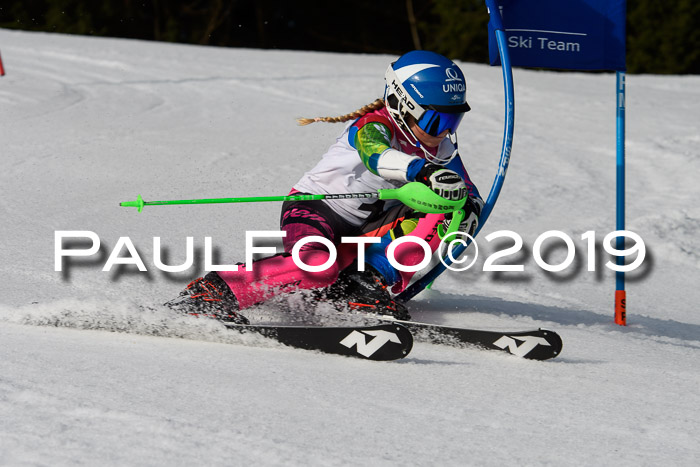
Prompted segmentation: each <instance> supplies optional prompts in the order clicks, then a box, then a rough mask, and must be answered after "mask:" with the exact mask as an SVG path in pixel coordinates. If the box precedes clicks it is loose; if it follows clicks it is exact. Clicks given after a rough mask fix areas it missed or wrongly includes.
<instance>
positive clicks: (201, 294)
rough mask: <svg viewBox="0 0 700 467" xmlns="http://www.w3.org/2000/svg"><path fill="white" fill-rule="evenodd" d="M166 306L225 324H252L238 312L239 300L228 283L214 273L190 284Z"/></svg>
mask: <svg viewBox="0 0 700 467" xmlns="http://www.w3.org/2000/svg"><path fill="white" fill-rule="evenodd" d="M165 306H167V307H169V308H171V309H173V310H175V311H178V312H180V313H185V314H188V315H193V316H206V317H208V318H214V319H218V320H219V321H223V322H225V323H234V324H250V321H248V318H246V317H245V316H243V315H242V314H240V313H239V312H238V309H239V308H238V300H237V299H236V296H235V295H234V294H233V292H231V289H230V288H229V286H228V285H226V282H224V280H223V279H222V278H221V277H220V276H219V275H218V274H217V273H216V272H214V271H212V272H210V273H209V274H207V275H206V276H204V277H200V278H199V279H195V280H193V281H192V282H190V283H189V284H188V285H187V287H186V288H185V290H183V291H182V292H180V295H179V296H178V297H177V298H174V299H173V300H170V301H169V302H166V303H165Z"/></svg>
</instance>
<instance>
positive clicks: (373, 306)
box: [166, 51, 484, 324]
mask: <svg viewBox="0 0 700 467" xmlns="http://www.w3.org/2000/svg"><path fill="white" fill-rule="evenodd" d="M385 79H386V87H385V92H384V98H383V99H377V100H376V101H374V102H373V103H371V104H369V105H367V106H365V107H363V108H361V109H359V110H357V111H356V112H353V113H350V114H347V115H344V116H340V117H323V118H315V119H299V123H300V124H302V125H306V124H309V123H312V122H316V121H324V122H347V121H350V120H352V123H349V124H348V125H347V126H346V127H345V130H344V131H343V133H342V134H341V135H340V137H338V139H337V140H336V142H335V144H333V145H332V146H331V147H330V148H329V149H328V151H327V152H326V154H325V155H324V156H323V158H322V159H321V161H320V162H319V163H318V164H317V165H316V166H315V167H314V168H313V169H311V170H310V171H309V172H307V173H306V174H304V176H303V177H302V178H301V180H299V182H298V183H297V184H296V185H294V187H293V189H292V193H310V194H328V193H365V192H374V191H377V190H379V189H384V188H396V187H398V186H401V185H403V184H405V183H408V182H413V181H417V182H421V183H423V184H425V185H427V186H429V187H430V188H431V189H432V190H433V191H435V192H436V193H437V194H439V195H440V196H442V197H444V198H448V199H453V200H459V199H462V198H465V197H467V200H466V202H465V205H464V208H463V209H464V210H465V212H466V216H465V218H464V221H463V222H462V224H461V225H460V230H462V231H465V232H467V233H472V234H473V233H474V231H475V229H476V227H477V225H478V219H479V215H480V214H481V209H482V207H483V204H484V203H483V201H482V199H481V197H480V196H479V192H478V190H477V188H476V187H475V186H474V184H473V183H472V182H471V181H470V179H469V176H468V174H467V171H466V170H465V168H464V166H463V164H462V161H461V159H460V157H459V154H458V151H457V136H456V131H457V127H458V126H459V124H460V122H461V120H462V117H463V116H464V114H465V113H466V112H468V111H469V110H470V108H469V105H468V104H467V100H466V82H465V78H464V74H463V73H462V71H461V70H460V68H459V67H458V66H457V65H456V64H455V63H453V62H452V61H451V60H449V59H447V58H445V57H443V56H442V55H439V54H436V53H433V52H427V51H413V52H409V53H407V54H405V55H402V56H401V57H400V58H399V59H398V60H397V61H396V62H394V63H392V64H391V65H390V66H389V67H388V69H387V71H386V75H385ZM449 217H450V216H449V215H448V216H446V215H444V214H422V213H417V212H414V211H413V210H412V209H410V208H408V207H407V206H405V205H403V204H400V203H398V202H396V201H383V200H377V199H339V200H323V201H290V202H286V203H284V204H283V206H282V215H281V230H282V231H283V232H285V233H286V236H285V237H284V240H283V243H284V251H285V253H282V254H278V255H275V256H271V257H268V258H263V259H261V260H257V261H255V262H253V263H252V269H250V270H248V269H246V267H245V266H244V265H238V271H223V272H210V273H208V274H207V275H205V276H204V277H201V278H199V279H196V280H194V281H193V282H191V283H190V284H189V285H188V286H187V288H186V289H185V290H184V291H182V292H181V293H180V295H179V296H178V297H177V298H176V299H174V300H172V301H170V302H168V303H167V304H166V305H168V306H170V307H172V308H174V309H176V310H178V311H182V312H184V313H189V314H194V315H205V316H209V317H213V318H217V319H220V320H223V321H230V322H234V323H245V324H247V323H248V320H247V319H246V318H245V317H244V316H243V315H242V314H240V310H243V309H245V308H247V307H250V306H252V305H255V304H257V303H261V302H263V301H265V300H267V299H269V298H271V297H272V296H275V295H278V294H280V293H289V292H292V291H294V290H298V289H315V290H317V291H319V292H320V293H319V296H323V297H326V298H329V299H332V300H334V301H337V302H338V303H339V304H342V305H343V306H349V307H350V308H353V309H359V310H364V311H370V312H374V313H378V314H385V315H387V314H388V315H393V316H395V317H397V318H399V319H410V316H409V315H408V313H407V311H406V308H405V306H403V305H402V304H400V303H397V302H395V301H394V300H393V298H392V294H391V293H390V290H389V288H390V287H391V288H392V289H391V290H392V291H393V292H394V293H398V292H400V291H401V290H403V289H404V288H405V287H407V286H408V282H409V280H410V278H411V276H412V274H411V273H407V272H402V271H398V270H396V269H395V268H394V267H392V266H391V264H390V263H389V261H388V259H387V257H386V254H385V250H386V247H387V245H388V244H389V243H390V242H391V241H392V239H395V238H398V237H400V236H403V235H414V236H418V237H420V238H422V239H424V240H425V241H426V242H427V243H428V244H429V245H430V247H431V249H432V250H433V251H435V250H436V248H437V247H438V245H439V238H438V236H437V235H436V230H437V226H438V225H439V224H440V223H443V224H445V225H449V222H450V219H449ZM309 236H320V237H324V238H326V239H328V240H330V241H331V242H332V243H333V244H334V245H335V246H336V248H337V250H338V256H337V259H336V261H335V262H334V263H333V264H332V266H331V267H329V268H327V269H326V270H325V271H320V272H307V271H304V270H302V269H300V268H299V267H298V266H297V265H296V264H295V262H294V261H293V258H292V256H291V254H290V253H291V251H292V248H293V247H294V245H295V244H296V243H297V242H298V241H299V240H301V239H303V238H306V237H309ZM353 236H354V237H359V236H373V237H381V242H380V243H373V244H370V245H368V246H367V247H366V249H365V267H364V268H362V267H358V266H360V265H358V263H357V261H356V256H357V251H358V250H357V248H358V246H357V245H355V244H341V238H342V237H353ZM416 249H417V250H418V251H416ZM423 254H424V252H423V249H422V247H421V246H420V245H417V244H415V243H413V242H407V243H404V244H402V245H399V247H398V248H396V250H395V257H396V258H397V260H398V261H399V262H400V263H401V264H406V265H409V264H418V263H419V262H420V260H421V259H422V258H423V256H422V255H423ZM329 255H330V252H329V251H328V249H327V248H326V247H325V246H324V245H323V244H322V243H320V242H309V243H306V244H305V245H304V246H303V247H302V248H301V250H300V252H299V259H300V260H301V261H303V262H304V263H305V264H307V265H309V266H317V265H323V264H325V263H326V262H327V261H328V260H329ZM417 257H418V258H419V259H416V258H417Z"/></svg>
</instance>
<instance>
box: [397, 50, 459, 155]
mask: <svg viewBox="0 0 700 467" xmlns="http://www.w3.org/2000/svg"><path fill="white" fill-rule="evenodd" d="M385 79H386V88H385V91H384V101H385V103H386V107H387V110H388V111H389V114H390V115H391V116H392V118H393V119H394V121H395V122H396V124H397V126H398V127H399V128H400V129H401V131H402V132H404V135H405V136H406V137H408V138H409V139H411V140H412V141H411V143H412V144H414V145H415V146H417V147H420V143H419V141H418V138H417V137H416V135H415V134H413V132H412V131H411V129H410V127H409V126H408V122H407V119H408V116H409V115H410V116H411V117H413V119H414V120H415V122H416V124H417V125H418V127H419V128H421V129H422V130H423V131H425V132H426V133H428V134H429V135H431V136H437V135H440V134H442V133H443V132H444V131H445V130H448V133H449V134H450V136H451V138H450V139H453V140H454V141H455V142H456V136H455V133H456V131H457V127H458V126H459V124H460V122H461V121H462V117H463V116H464V114H465V113H466V112H468V111H469V110H470V107H469V104H467V86H466V80H465V78H464V73H462V70H460V69H459V67H458V66H457V64H455V63H454V62H453V61H452V60H450V59H448V58H446V57H443V56H442V55H440V54H437V53H435V52H429V51H425V50H414V51H412V52H408V53H406V54H404V55H402V56H401V57H400V58H399V59H398V60H397V61H395V62H394V63H392V64H391V65H389V67H388V68H387V70H386V75H385ZM406 133H408V135H407V134H406ZM409 135H410V137H409ZM426 155H427V154H426Z"/></svg>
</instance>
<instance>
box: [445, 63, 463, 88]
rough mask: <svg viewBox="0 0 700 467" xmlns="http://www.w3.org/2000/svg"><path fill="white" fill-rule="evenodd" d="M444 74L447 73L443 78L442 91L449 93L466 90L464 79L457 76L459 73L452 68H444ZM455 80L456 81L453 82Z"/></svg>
mask: <svg viewBox="0 0 700 467" xmlns="http://www.w3.org/2000/svg"><path fill="white" fill-rule="evenodd" d="M445 74H446V75H447V78H445V83H446V84H443V85H442V92H444V93H450V92H466V91H467V87H466V86H465V85H464V80H463V79H462V78H460V77H459V73H458V72H457V71H456V70H455V69H454V68H446V69H445ZM455 81H458V82H457V83H455ZM447 83H449V84H447Z"/></svg>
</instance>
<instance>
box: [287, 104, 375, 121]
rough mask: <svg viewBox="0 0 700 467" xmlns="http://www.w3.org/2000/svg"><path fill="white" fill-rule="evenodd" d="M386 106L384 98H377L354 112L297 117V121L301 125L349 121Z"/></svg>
mask: <svg viewBox="0 0 700 467" xmlns="http://www.w3.org/2000/svg"><path fill="white" fill-rule="evenodd" d="M382 107H384V99H381V98H379V99H376V100H375V101H374V102H372V103H371V104H367V105H366V106H364V107H362V108H360V109H357V110H356V111H354V112H350V113H349V114H345V115H341V116H339V117H316V118H297V123H298V124H299V125H302V126H304V125H308V124H309V123H314V122H327V123H340V122H347V121H348V120H354V119H356V118H358V117H362V116H363V115H365V114H366V113H369V112H372V111H374V110H377V109H381V108H382Z"/></svg>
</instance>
